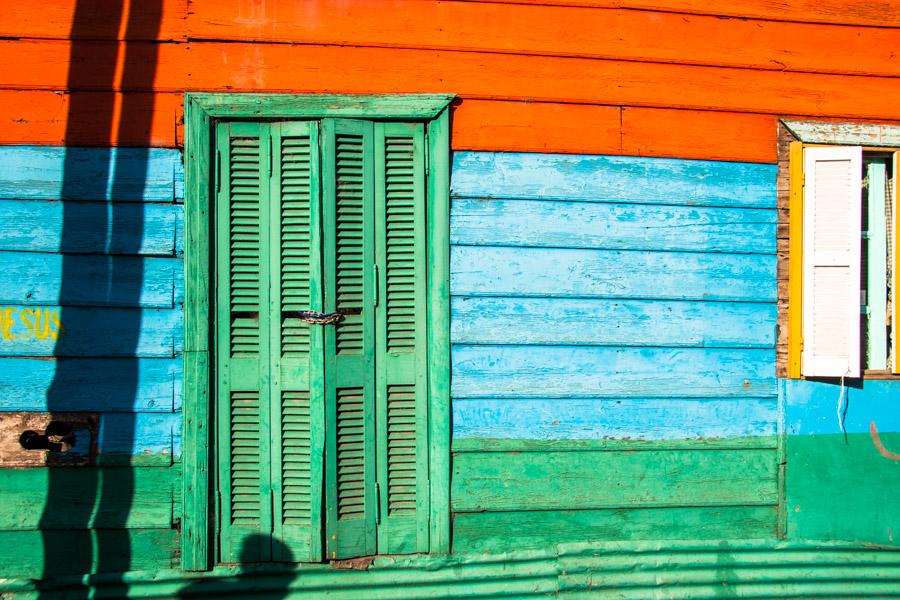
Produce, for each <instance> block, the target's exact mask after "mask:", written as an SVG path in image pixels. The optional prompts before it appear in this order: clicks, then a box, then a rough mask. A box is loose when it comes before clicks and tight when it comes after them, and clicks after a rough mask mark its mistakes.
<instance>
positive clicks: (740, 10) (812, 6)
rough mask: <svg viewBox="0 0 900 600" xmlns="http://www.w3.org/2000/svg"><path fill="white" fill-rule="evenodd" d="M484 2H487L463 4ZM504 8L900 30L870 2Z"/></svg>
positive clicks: (591, 2) (881, 6) (640, 1)
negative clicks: (648, 12)
mask: <svg viewBox="0 0 900 600" xmlns="http://www.w3.org/2000/svg"><path fill="white" fill-rule="evenodd" d="M463 1H471V2H482V1H484V0H463ZM501 1H502V2H503V3H504V4H552V5H557V6H579V7H604V8H618V7H624V8H632V9H638V10H662V11H667V12H676V13H687V14H706V15H717V16H726V17H740V18H747V17H750V18H759V19H771V20H778V21H799V22H809V23H835V24H840V25H843V24H858V25H873V26H876V27H896V26H898V25H900V18H898V16H897V14H896V12H895V11H894V10H893V9H895V8H896V6H895V0H887V2H882V3H878V4H873V3H871V2H868V1H867V0H849V1H847V0H826V1H823V2H819V1H817V0H738V1H736V2H728V3H727V4H725V3H716V4H709V3H698V2H696V0H501Z"/></svg>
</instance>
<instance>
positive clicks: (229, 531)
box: [216, 123, 272, 562]
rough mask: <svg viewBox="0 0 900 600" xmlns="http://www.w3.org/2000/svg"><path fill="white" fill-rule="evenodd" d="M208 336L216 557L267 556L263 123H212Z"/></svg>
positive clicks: (265, 150) (265, 163) (266, 204)
mask: <svg viewBox="0 0 900 600" xmlns="http://www.w3.org/2000/svg"><path fill="white" fill-rule="evenodd" d="M216 139H217V164H218V171H219V172H218V179H217V186H216V187H217V195H216V209H217V210H216V214H217V218H218V221H217V224H216V246H217V248H216V281H217V285H216V307H217V308H216V310H217V315H216V317H217V318H216V322H217V326H216V344H217V352H216V354H217V361H218V364H217V375H216V378H217V381H216V395H217V411H218V414H219V418H218V428H219V430H218V456H219V469H218V473H217V474H218V478H219V482H218V484H219V491H220V496H219V503H220V506H219V510H220V514H221V559H222V561H224V562H237V561H242V560H243V561H258V560H268V559H269V558H270V556H269V549H268V548H265V547H262V546H261V545H260V544H258V543H248V542H249V541H250V540H249V538H250V536H253V535H254V534H257V535H258V534H266V533H268V532H269V531H271V527H272V521H271V518H272V515H271V501H270V497H269V493H270V485H269V481H270V473H269V460H268V457H269V452H270V443H269V437H268V435H267V432H268V431H269V423H268V410H267V405H268V398H269V382H268V364H267V363H268V353H269V340H268V336H267V335H266V332H267V331H268V327H269V323H268V319H269V317H268V312H267V311H266V309H265V307H267V306H268V305H269V300H270V299H269V293H268V286H267V284H266V281H267V276H268V275H267V271H268V264H267V255H266V252H265V249H266V248H267V247H268V228H267V227H265V226H264V224H265V222H266V215H267V214H268V210H269V195H268V188H267V180H266V177H267V175H266V174H267V172H268V168H269V167H268V144H269V140H268V128H267V127H265V126H263V125H260V124H258V123H224V124H219V125H218V126H217V137H216Z"/></svg>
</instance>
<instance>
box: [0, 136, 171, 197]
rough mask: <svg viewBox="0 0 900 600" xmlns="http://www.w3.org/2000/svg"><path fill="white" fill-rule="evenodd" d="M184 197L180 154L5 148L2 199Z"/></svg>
mask: <svg viewBox="0 0 900 600" xmlns="http://www.w3.org/2000/svg"><path fill="white" fill-rule="evenodd" d="M183 197H184V166H183V165H182V162H181V153H180V152H178V151H176V150H166V149H162V148H111V149H106V150H104V149H99V148H64V147H59V146H51V147H44V146H0V198H11V199H45V200H60V199H61V200H116V201H120V202H122V201H154V200H155V201H161V202H165V201H172V200H180V199H182V198H183Z"/></svg>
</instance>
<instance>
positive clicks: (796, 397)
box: [780, 379, 900, 452]
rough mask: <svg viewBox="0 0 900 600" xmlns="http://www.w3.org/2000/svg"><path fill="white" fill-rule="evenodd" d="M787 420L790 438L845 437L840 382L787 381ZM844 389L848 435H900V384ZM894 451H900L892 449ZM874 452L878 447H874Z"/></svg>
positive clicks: (867, 384)
mask: <svg viewBox="0 0 900 600" xmlns="http://www.w3.org/2000/svg"><path fill="white" fill-rule="evenodd" d="M780 383H781V384H782V385H783V386H784V389H783V393H784V405H785V420H786V422H787V432H788V434H789V435H823V434H835V435H840V434H841V428H840V423H838V417H837V405H838V398H839V397H840V395H841V384H840V381H811V380H805V379H784V380H781V381H780ZM845 383H846V387H845V388H844V402H843V404H844V408H845V414H844V430H845V431H846V432H847V433H863V434H866V435H869V434H870V431H869V428H870V427H871V424H872V423H875V428H876V429H877V431H878V432H879V434H881V433H900V410H898V407H897V400H898V398H900V381H896V380H871V381H862V380H854V381H847V382H845ZM891 450H893V451H895V452H896V451H897V449H894V448H892V449H891ZM873 451H874V447H873Z"/></svg>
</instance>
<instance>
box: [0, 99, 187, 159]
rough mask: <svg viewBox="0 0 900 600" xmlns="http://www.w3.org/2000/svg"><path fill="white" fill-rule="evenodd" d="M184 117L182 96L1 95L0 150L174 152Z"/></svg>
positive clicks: (179, 137) (180, 135) (179, 139)
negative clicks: (21, 146) (165, 149)
mask: <svg viewBox="0 0 900 600" xmlns="http://www.w3.org/2000/svg"><path fill="white" fill-rule="evenodd" d="M73 97H74V101H73ZM70 111H71V112H70ZM183 112H184V109H183V103H182V96H181V94H153V93H142V92H138V93H128V94H118V93H106V92H75V93H74V94H68V93H57V92H50V91H44V90H24V91H20V90H0V145H6V144H51V145H69V146H162V147H174V146H176V145H180V144H181V141H182V127H183V122H184V118H183ZM69 123H71V126H69Z"/></svg>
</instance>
